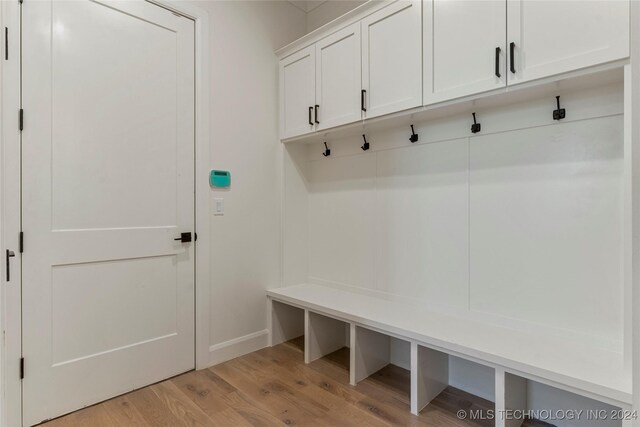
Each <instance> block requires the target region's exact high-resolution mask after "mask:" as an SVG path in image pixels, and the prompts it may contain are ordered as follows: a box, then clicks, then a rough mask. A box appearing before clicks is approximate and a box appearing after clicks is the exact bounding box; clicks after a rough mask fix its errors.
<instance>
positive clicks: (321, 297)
mask: <svg viewBox="0 0 640 427" xmlns="http://www.w3.org/2000/svg"><path fill="white" fill-rule="evenodd" d="M267 295H268V297H269V298H270V299H271V300H275V301H278V302H281V303H285V304H289V305H293V306H296V307H299V308H303V309H306V310H310V311H312V312H316V313H319V314H322V315H325V316H327V317H332V318H335V319H338V320H341V321H344V322H348V323H351V324H356V325H358V326H361V327H365V328H370V329H372V330H375V331H378V332H381V333H385V334H388V335H390V336H394V337H397V338H402V339H405V340H408V341H411V342H414V343H417V344H419V345H423V346H426V347H429V348H432V349H435V350H439V351H442V352H445V353H448V354H451V355H454V356H459V357H463V358H467V359H469V360H473V361H476V362H478V363H484V364H487V365H490V366H494V367H499V368H502V369H505V370H506V371H507V372H512V373H514V374H517V375H521V376H524V377H528V378H531V379H534V380H536V381H541V382H544V383H547V384H548V385H551V386H554V387H559V388H562V389H565V390H567V391H571V392H574V393H577V394H581V395H583V396H586V397H590V398H593V399H596V400H601V401H603V402H607V403H610V404H614V405H617V406H621V407H628V406H630V405H631V402H632V394H631V372H630V369H625V367H624V363H623V360H622V359H623V358H622V355H621V354H620V353H616V352H610V351H606V350H603V349H598V348H594V347H593V346H589V343H586V342H576V341H575V340H574V341H572V340H568V339H563V338H562V337H553V336H546V335H542V334H540V335H536V334H532V333H529V332H523V331H520V330H515V329H509V328H506V327H502V326H497V325H493V324H488V323H486V322H478V321H473V320H470V319H468V318H461V317H459V316H451V315H447V314H443V313H438V312H433V311H429V310H427V309H422V308H420V307H418V306H413V305H408V304H406V303H401V302H397V301H392V300H387V299H382V298H378V297H375V296H370V295H365V294H361V293H355V292H350V291H345V290H341V289H337V288H333V287H328V286H320V285H314V284H302V285H297V286H291V287H286V288H278V289H272V290H269V291H267Z"/></svg>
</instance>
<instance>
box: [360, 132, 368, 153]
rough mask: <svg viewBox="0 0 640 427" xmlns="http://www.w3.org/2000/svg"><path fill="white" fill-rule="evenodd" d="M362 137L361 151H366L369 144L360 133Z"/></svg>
mask: <svg viewBox="0 0 640 427" xmlns="http://www.w3.org/2000/svg"><path fill="white" fill-rule="evenodd" d="M362 139H364V145H363V146H362V147H360V148H362V150H363V151H367V150H368V149H369V147H370V144H369V143H368V142H367V137H366V136H365V135H364V134H362Z"/></svg>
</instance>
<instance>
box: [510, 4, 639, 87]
mask: <svg viewBox="0 0 640 427" xmlns="http://www.w3.org/2000/svg"><path fill="white" fill-rule="evenodd" d="M507 12H508V15H507V16H508V19H507V21H508V22H507V29H508V31H507V42H508V43H509V45H508V48H509V53H508V57H509V71H508V76H509V77H508V79H509V80H508V82H509V84H516V83H521V82H526V81H530V80H534V79H538V78H542V77H547V76H551V75H554V74H559V73H564V72H567V71H573V70H578V69H580V68H585V67H589V66H592V65H597V64H602V63H605V62H610V61H614V60H616V59H621V58H625V57H627V56H629V1H628V0H591V1H569V0H554V1H542V0H539V1H531V0H509V1H508V4H507ZM510 52H513V55H511V53H510Z"/></svg>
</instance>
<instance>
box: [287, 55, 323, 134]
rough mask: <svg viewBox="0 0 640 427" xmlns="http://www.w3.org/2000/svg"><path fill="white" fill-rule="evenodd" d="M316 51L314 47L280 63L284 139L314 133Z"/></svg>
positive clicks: (288, 57)
mask: <svg viewBox="0 0 640 427" xmlns="http://www.w3.org/2000/svg"><path fill="white" fill-rule="evenodd" d="M315 103H316V48H315V45H311V46H309V47H307V48H305V49H302V50H301V51H299V52H296V53H294V54H293V55H290V56H287V57H286V58H284V59H283V60H281V61H280V132H281V134H282V138H290V137H293V136H298V135H304V134H305V133H309V132H313V131H314V130H315V120H314V108H315Z"/></svg>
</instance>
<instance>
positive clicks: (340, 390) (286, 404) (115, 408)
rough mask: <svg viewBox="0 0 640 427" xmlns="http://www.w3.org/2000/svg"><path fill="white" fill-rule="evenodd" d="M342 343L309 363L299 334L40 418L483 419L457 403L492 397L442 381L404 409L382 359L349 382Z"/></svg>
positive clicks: (155, 422) (190, 422)
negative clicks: (431, 394) (416, 408)
mask: <svg viewBox="0 0 640 427" xmlns="http://www.w3.org/2000/svg"><path fill="white" fill-rule="evenodd" d="M348 360H349V350H348V349H343V350H339V351H337V352H336V353H334V354H331V355H329V356H327V357H326V358H324V359H321V360H317V361H315V362H313V363H311V364H309V365H305V364H304V357H303V353H302V349H301V343H300V341H299V340H297V341H293V342H289V343H285V344H281V345H279V346H276V347H273V348H265V349H262V350H259V351H257V352H255V353H251V354H248V355H245V356H243V357H239V358H237V359H234V360H231V361H229V362H226V363H222V364H220V365H217V366H214V367H212V368H209V369H204V370H201V371H194V372H189V373H186V374H183V375H180V376H178V377H175V378H172V379H169V380H166V381H163V382H161V383H158V384H154V385H152V386H149V387H145V388H143V389H140V390H136V391H133V392H131V393H128V394H125V395H122V396H120V397H117V398H114V399H111V400H109V401H106V402H103V403H100V404H97V405H94V406H91V407H88V408H85V409H83V410H80V411H77V412H74V413H72V414H69V415H66V416H64V417H61V418H58V419H55V420H52V421H49V422H48V423H45V424H43V426H46V427H62V426H65V427H67V426H92V427H94V426H95V427H100V426H280V425H283V424H284V425H288V426H294V425H300V426H392V425H393V426H396V425H399V426H429V427H442V426H452V427H467V426H490V425H493V422H484V423H481V424H477V423H473V422H471V421H467V420H459V419H458V418H457V417H456V411H458V410H460V409H467V410H468V409H472V408H473V409H482V410H488V409H492V408H493V403H491V402H488V401H486V400H483V399H480V398H478V397H476V396H472V395H469V394H467V393H464V392H462V391H460V390H456V389H453V388H448V389H446V390H445V391H444V392H443V393H442V394H441V395H440V396H439V397H438V398H436V400H434V401H433V402H432V403H431V404H430V405H429V406H428V407H427V408H425V410H423V411H422V413H421V414H420V416H413V415H411V414H410V412H409V372H408V371H406V370H405V369H402V368H398V367H396V366H393V365H389V366H387V367H386V368H384V369H382V370H381V371H379V372H378V373H376V374H374V375H372V376H371V377H370V378H368V379H366V380H364V381H362V382H361V383H359V384H358V385H357V386H355V387H354V386H351V385H349V372H348V368H347V365H348Z"/></svg>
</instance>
